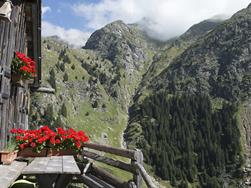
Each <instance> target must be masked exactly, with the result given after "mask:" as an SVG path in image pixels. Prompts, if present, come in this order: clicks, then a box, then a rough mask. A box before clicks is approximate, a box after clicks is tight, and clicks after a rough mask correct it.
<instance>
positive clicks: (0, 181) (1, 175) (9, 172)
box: [0, 161, 27, 188]
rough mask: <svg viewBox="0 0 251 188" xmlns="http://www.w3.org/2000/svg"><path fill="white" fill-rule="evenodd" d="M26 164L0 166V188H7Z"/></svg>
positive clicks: (15, 163)
mask: <svg viewBox="0 0 251 188" xmlns="http://www.w3.org/2000/svg"><path fill="white" fill-rule="evenodd" d="M26 165H27V163H25V162H17V161H14V162H13V163H12V164H11V165H9V166H7V165H0V187H1V188H8V187H9V186H10V185H11V184H12V183H13V182H14V181H15V180H16V179H17V178H18V177H19V176H20V175H21V172H22V170H23V169H24V168H25V166H26Z"/></svg>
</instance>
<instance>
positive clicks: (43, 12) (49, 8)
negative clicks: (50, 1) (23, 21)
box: [42, 6, 51, 15]
mask: <svg viewBox="0 0 251 188" xmlns="http://www.w3.org/2000/svg"><path fill="white" fill-rule="evenodd" d="M50 11H51V7H49V6H43V7H42V15H44V14H45V13H47V12H50Z"/></svg>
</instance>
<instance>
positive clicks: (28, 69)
mask: <svg viewBox="0 0 251 188" xmlns="http://www.w3.org/2000/svg"><path fill="white" fill-rule="evenodd" d="M35 64H36V63H35V61H33V60H32V59H31V58H29V57H27V56H26V55H25V54H23V53H20V52H15V57H14V58H13V60H12V63H11V74H12V76H11V80H12V83H17V82H19V81H21V80H30V79H33V78H34V77H35V76H36V66H35Z"/></svg>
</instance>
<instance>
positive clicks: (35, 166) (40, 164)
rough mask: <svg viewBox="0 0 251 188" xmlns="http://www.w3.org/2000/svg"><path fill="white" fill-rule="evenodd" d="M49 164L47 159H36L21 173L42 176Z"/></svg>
mask: <svg viewBox="0 0 251 188" xmlns="http://www.w3.org/2000/svg"><path fill="white" fill-rule="evenodd" d="M48 163H49V157H37V158H35V159H34V160H33V161H32V162H31V163H30V164H29V165H28V166H27V167H25V168H24V169H23V171H22V174H44V173H46V167H47V165H48Z"/></svg>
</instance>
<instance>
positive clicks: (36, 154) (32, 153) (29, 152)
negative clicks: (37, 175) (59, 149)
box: [17, 148, 47, 158]
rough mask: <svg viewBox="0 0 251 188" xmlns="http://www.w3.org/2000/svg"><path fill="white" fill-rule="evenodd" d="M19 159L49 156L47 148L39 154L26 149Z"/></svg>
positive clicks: (22, 151) (19, 153)
mask: <svg viewBox="0 0 251 188" xmlns="http://www.w3.org/2000/svg"><path fill="white" fill-rule="evenodd" d="M17 156H18V157H24V158H26V157H46V156H47V148H44V149H42V151H41V152H39V153H37V152H34V151H33V150H32V148H25V149H24V150H21V151H19V152H18V154H17Z"/></svg>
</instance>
